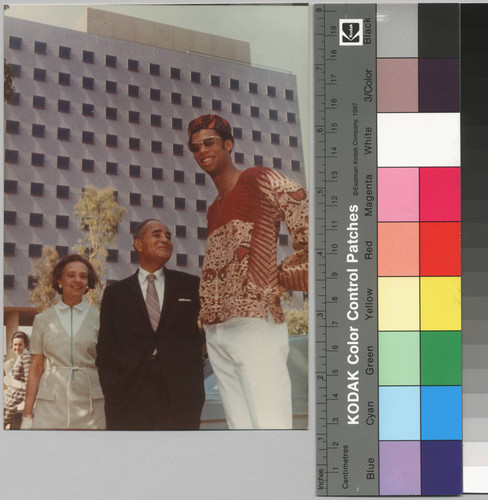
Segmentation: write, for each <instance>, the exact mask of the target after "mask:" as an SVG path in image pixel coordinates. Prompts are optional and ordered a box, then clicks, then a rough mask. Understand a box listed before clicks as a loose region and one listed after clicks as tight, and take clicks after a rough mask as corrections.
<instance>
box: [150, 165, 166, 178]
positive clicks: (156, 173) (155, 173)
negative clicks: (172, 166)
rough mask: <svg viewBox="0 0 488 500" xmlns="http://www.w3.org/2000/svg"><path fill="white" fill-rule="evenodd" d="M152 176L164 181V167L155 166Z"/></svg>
mask: <svg viewBox="0 0 488 500" xmlns="http://www.w3.org/2000/svg"><path fill="white" fill-rule="evenodd" d="M151 178H152V180H153V181H162V180H163V169H162V168H158V167H153V169H152V174H151Z"/></svg>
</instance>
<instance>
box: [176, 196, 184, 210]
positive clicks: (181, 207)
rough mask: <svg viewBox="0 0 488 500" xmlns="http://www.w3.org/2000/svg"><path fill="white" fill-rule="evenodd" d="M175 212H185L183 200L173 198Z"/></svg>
mask: <svg viewBox="0 0 488 500" xmlns="http://www.w3.org/2000/svg"><path fill="white" fill-rule="evenodd" d="M175 208H176V210H185V198H175Z"/></svg>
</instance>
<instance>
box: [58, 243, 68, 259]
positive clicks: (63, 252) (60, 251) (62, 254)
mask: <svg viewBox="0 0 488 500" xmlns="http://www.w3.org/2000/svg"><path fill="white" fill-rule="evenodd" d="M56 252H58V255H59V256H60V257H66V256H67V255H68V253H69V247H67V246H64V245H56Z"/></svg>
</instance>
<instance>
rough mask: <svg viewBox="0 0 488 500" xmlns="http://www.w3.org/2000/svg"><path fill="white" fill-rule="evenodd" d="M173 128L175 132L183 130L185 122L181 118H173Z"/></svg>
mask: <svg viewBox="0 0 488 500" xmlns="http://www.w3.org/2000/svg"><path fill="white" fill-rule="evenodd" d="M171 128H172V129H173V130H183V120H182V119H181V118H172V119H171Z"/></svg>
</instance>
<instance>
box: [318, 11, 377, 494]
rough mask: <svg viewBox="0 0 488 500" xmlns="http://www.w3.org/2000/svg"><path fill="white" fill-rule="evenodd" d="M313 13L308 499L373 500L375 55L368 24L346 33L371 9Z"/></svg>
mask: <svg viewBox="0 0 488 500" xmlns="http://www.w3.org/2000/svg"><path fill="white" fill-rule="evenodd" d="M314 8H315V13H314V94H315V103H316V104H315V187H316V216H315V226H316V248H317V274H318V275H319V274H320V272H321V268H320V266H323V267H324V268H325V274H324V276H325V280H317V282H316V316H317V335H316V356H317V363H316V367H317V494H318V495H320V496H322V495H359V494H361V495H375V494H378V421H377V416H378V387H377V386H378V380H377V368H376V366H377V350H378V349H377V317H376V315H375V314H374V307H375V305H374V304H375V303H376V297H377V263H376V250H375V249H373V245H375V241H376V206H375V202H374V197H373V193H374V192H375V190H376V163H377V162H376V138H375V133H376V93H375V89H374V85H373V79H372V76H373V74H374V72H375V65H376V53H375V39H374V37H372V36H369V35H368V34H369V32H370V31H369V28H367V32H366V30H365V32H362V33H361V36H363V37H364V36H365V35H366V37H367V41H368V43H366V44H363V45H361V46H358V45H357V44H355V43H354V35H355V33H356V32H355V30H356V28H359V27H360V29H361V30H362V29H363V27H364V26H368V25H369V24H374V23H375V16H376V9H375V6H374V5H363V6H360V5H355V6H354V15H353V16H351V15H350V12H351V9H350V8H349V7H348V6H346V5H334V4H331V5H328V4H327V5H315V6H314ZM356 18H360V19H361V23H357V22H356ZM363 19H364V20H366V23H363V21H362V20H363ZM341 20H345V21H342V23H344V22H346V24H347V23H349V25H348V26H347V27H341ZM342 29H347V30H349V31H348V34H350V35H351V41H350V42H349V46H347V45H341V40H342V36H339V32H340V30H342ZM346 43H348V42H346ZM318 103H321V104H318ZM321 200H322V202H321ZM324 313H325V321H324V318H323V314H324Z"/></svg>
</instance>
